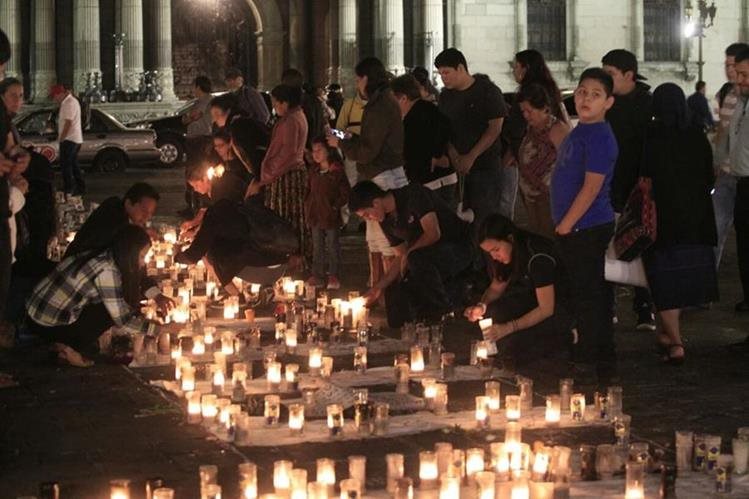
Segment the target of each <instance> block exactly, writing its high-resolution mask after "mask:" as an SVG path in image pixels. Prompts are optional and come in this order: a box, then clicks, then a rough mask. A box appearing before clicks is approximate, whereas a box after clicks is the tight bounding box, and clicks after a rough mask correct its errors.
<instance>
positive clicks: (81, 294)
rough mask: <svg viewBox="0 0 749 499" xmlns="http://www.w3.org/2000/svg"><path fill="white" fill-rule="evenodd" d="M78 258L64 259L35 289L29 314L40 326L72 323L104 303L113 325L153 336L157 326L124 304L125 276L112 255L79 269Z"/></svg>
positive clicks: (102, 254)
mask: <svg viewBox="0 0 749 499" xmlns="http://www.w3.org/2000/svg"><path fill="white" fill-rule="evenodd" d="M79 265H80V264H79V262H78V261H77V260H76V258H75V257H68V258H65V259H64V260H63V261H62V262H60V264H59V265H58V266H57V267H56V268H55V270H54V271H52V273H51V274H50V275H48V276H47V277H45V278H44V279H43V280H42V281H41V282H40V283H39V284H38V285H37V286H36V288H35V289H34V292H33V293H32V294H31V297H30V298H29V300H28V302H27V309H28V314H29V317H31V319H33V320H34V322H36V323H37V324H39V325H42V326H47V327H54V326H64V325H69V324H73V323H74V322H76V321H77V320H78V317H80V315H81V312H83V309H84V308H85V307H86V306H87V305H91V304H99V303H103V304H104V306H105V307H106V309H107V311H108V312H109V315H110V317H111V318H112V322H113V323H114V324H115V326H118V327H120V328H121V329H122V330H123V331H124V332H127V333H130V334H154V332H155V331H156V328H157V325H156V323H155V322H151V321H148V320H146V319H145V318H144V317H142V316H140V315H139V314H137V313H136V312H135V311H134V310H133V309H132V308H131V307H130V305H128V304H127V302H126V301H125V298H124V295H123V291H122V274H121V273H120V270H119V269H118V268H117V265H116V264H115V262H114V259H113V257H112V254H111V252H109V251H105V252H103V253H101V254H99V255H96V256H94V257H92V258H90V259H89V260H88V261H87V262H85V263H84V264H83V265H82V266H81V267H80V269H79V270H76V267H77V266H79Z"/></svg>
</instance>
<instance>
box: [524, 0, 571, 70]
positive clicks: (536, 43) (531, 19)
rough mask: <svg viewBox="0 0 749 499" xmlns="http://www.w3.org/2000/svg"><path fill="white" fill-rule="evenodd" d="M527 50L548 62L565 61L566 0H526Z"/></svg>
mask: <svg viewBox="0 0 749 499" xmlns="http://www.w3.org/2000/svg"><path fill="white" fill-rule="evenodd" d="M528 48H531V49H536V50H538V51H539V52H541V53H542V54H543V55H544V58H545V59H546V60H548V61H563V60H566V59H567V2H566V0H528Z"/></svg>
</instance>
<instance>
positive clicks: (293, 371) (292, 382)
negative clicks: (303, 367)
mask: <svg viewBox="0 0 749 499" xmlns="http://www.w3.org/2000/svg"><path fill="white" fill-rule="evenodd" d="M298 373H299V364H286V369H285V370H284V380H285V381H286V391H287V392H293V391H296V390H297V388H298V387H299V382H298Z"/></svg>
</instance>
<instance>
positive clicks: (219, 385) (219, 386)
mask: <svg viewBox="0 0 749 499" xmlns="http://www.w3.org/2000/svg"><path fill="white" fill-rule="evenodd" d="M224 383H226V377H225V376H224V371H222V370H221V369H216V370H215V371H213V390H214V392H215V393H219V394H221V393H223V391H224Z"/></svg>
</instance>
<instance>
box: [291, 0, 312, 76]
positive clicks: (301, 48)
mask: <svg viewBox="0 0 749 499" xmlns="http://www.w3.org/2000/svg"><path fill="white" fill-rule="evenodd" d="M307 15H309V10H307ZM306 32H307V30H306V29H305V8H304V0H291V1H290V2H289V66H290V67H292V68H296V69H298V70H300V71H304V69H305V66H306V60H305V59H306V58H305V47H306V46H307V43H306V40H307V33H306Z"/></svg>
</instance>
